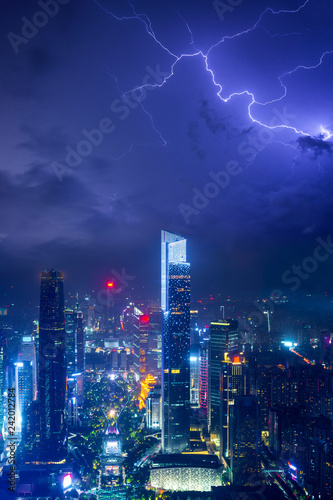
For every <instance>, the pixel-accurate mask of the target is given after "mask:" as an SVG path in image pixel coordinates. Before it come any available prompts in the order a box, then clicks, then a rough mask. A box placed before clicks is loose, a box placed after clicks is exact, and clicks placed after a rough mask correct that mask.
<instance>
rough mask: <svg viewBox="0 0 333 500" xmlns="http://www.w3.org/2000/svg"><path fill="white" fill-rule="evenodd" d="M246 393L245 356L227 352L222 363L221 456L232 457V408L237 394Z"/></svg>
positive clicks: (243, 394) (242, 394)
mask: <svg viewBox="0 0 333 500" xmlns="http://www.w3.org/2000/svg"><path fill="white" fill-rule="evenodd" d="M245 395H246V365H245V358H244V356H242V355H240V354H233V355H230V354H228V353H225V356H224V361H222V363H221V396H220V401H221V423H220V456H221V457H230V408H231V406H232V405H233V404H234V402H235V398H236V397H237V396H245Z"/></svg>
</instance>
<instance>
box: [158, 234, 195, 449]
mask: <svg viewBox="0 0 333 500" xmlns="http://www.w3.org/2000/svg"><path fill="white" fill-rule="evenodd" d="M161 243H162V245H161V246H162V248H161V250H162V276H161V278H162V283H161V285H162V286H161V292H162V294H161V295H162V296H161V307H162V312H163V331H162V413H163V419H162V450H163V453H180V452H182V451H184V450H185V449H186V448H188V447H189V445H190V264H189V263H188V262H186V239H185V238H182V237H181V236H177V235H175V234H171V233H168V232H166V231H162V241H161Z"/></svg>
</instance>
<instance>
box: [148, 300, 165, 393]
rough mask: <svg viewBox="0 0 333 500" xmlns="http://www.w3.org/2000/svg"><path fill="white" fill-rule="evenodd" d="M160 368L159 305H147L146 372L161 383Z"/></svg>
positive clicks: (160, 329) (160, 315) (160, 327)
mask: <svg viewBox="0 0 333 500" xmlns="http://www.w3.org/2000/svg"><path fill="white" fill-rule="evenodd" d="M161 370H162V311H161V307H160V306H159V305H150V306H149V327H148V372H149V373H150V374H151V375H153V376H154V378H155V380H156V381H157V382H158V383H159V384H160V383H161Z"/></svg>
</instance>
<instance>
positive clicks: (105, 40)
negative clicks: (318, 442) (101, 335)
mask: <svg viewBox="0 0 333 500" xmlns="http://www.w3.org/2000/svg"><path fill="white" fill-rule="evenodd" d="M42 4H43V5H44V7H43V6H42ZM41 12H42V14H41ZM332 16H333V5H332V2H331V1H330V0H308V1H306V0H285V1H283V0H262V1H260V0H251V1H250V0H243V1H241V0H237V1H236V0H226V1H225V2H222V1H219V2H211V1H207V0H206V1H203V0H202V1H199V0H194V1H159V2H151V1H150V2H149V1H133V3H129V2H126V1H115V0H112V1H108V0H100V1H97V0H96V1H94V0H69V1H68V0H62V1H61V2H60V0H59V1H56V0H52V1H51V2H50V3H48V2H46V1H45V2H43V1H41V2H37V1H31V2H26V1H23V0H3V2H2V16H1V20H0V30H1V41H0V56H1V79H0V86H1V87H0V88H1V101H0V103H1V104H0V106H1V125H0V126H1V130H0V141H1V148H0V154H1V164H0V178H1V185H0V186H1V187H0V189H1V198H0V204H1V211H2V217H1V219H0V233H1V237H0V272H1V275H2V278H3V279H2V286H3V290H6V288H7V287H8V286H9V285H10V284H13V285H14V286H15V289H16V290H17V293H18V294H23V295H24V294H26V295H27V296H28V295H29V288H30V285H31V286H32V287H33V289H34V290H35V289H36V290H38V287H37V285H38V273H39V272H40V270H41V269H42V268H44V267H53V268H56V269H62V270H64V272H65V276H66V281H67V284H68V287H70V288H71V289H75V287H86V288H87V289H89V288H92V287H98V286H102V283H103V279H104V277H106V276H110V275H111V274H112V269H116V270H118V271H119V272H121V269H123V268H125V269H126V272H127V273H128V274H130V275H133V276H135V277H136V278H135V280H136V281H135V282H134V281H133V285H135V283H137V284H138V285H139V284H140V285H145V286H146V287H147V289H148V290H149V291H150V290H151V291H152V294H154V293H156V294H157V293H158V286H159V273H160V265H159V256H160V230H161V229H166V230H168V231H170V232H175V233H177V234H181V235H183V236H185V237H188V240H189V260H190V261H191V263H192V266H193V268H192V275H193V288H194V290H195V292H196V294H197V295H199V294H200V293H201V292H205V293H206V292H210V291H212V292H214V291H217V290H219V291H221V292H222V293H238V294H242V293H243V292H248V291H258V290H271V289H273V288H281V289H283V290H285V291H286V292H288V290H289V289H290V286H289V287H288V285H287V284H285V283H283V282H282V280H281V276H282V275H283V273H284V272H286V270H288V269H291V268H292V265H297V264H302V262H303V260H304V259H305V258H307V257H311V256H313V253H314V250H315V248H316V246H317V244H318V243H317V241H316V239H317V238H318V237H321V238H323V239H324V240H325V241H326V240H327V238H328V237H329V235H330V234H331V231H332V222H331V221H332V187H333V183H332V181H333V174H332V147H333V145H332V140H331V139H330V137H329V135H330V134H331V133H333V99H332V79H333V35H332V18H333V17H332ZM31 23H32V24H31ZM36 24H37V25H38V26H37V27H36ZM142 86H143V88H142ZM140 88H141V90H140ZM133 89H136V90H135V92H132V90H133ZM234 94H237V95H234ZM111 122H112V123H111ZM98 127H100V128H102V132H99V133H96V132H95V133H94V134H93V135H90V132H91V131H92V130H93V129H97V128H98ZM271 128H273V129H272V130H271ZM84 131H85V132H84ZM325 131H326V132H325ZM87 136H89V138H90V143H88V144H87V142H85V143H82V141H87V140H88V137H87ZM91 142H94V144H91ZM78 149H79V153H80V156H78V155H77V154H76V155H73V151H76V152H77V150H78ZM69 152H71V153H70V155H69V156H67V155H68V154H69ZM66 156H67V161H66ZM70 162H72V163H70ZM230 162H231V163H230ZM69 165H70V166H72V165H76V166H75V167H74V168H70V167H69ZM226 170H229V174H228V175H229V178H228V176H227V175H226V174H225V173H221V171H224V172H225V171H226ZM230 171H232V174H230ZM214 174H215V175H216V174H218V175H219V178H220V179H221V178H223V179H224V181H223V182H224V183H223V182H222V181H221V182H222V184H221V185H220V186H219V187H218V188H217V187H216V185H215V188H214V185H212V184H210V185H209V183H212V182H213V177H214ZM205 190H206V193H207V192H208V193H210V195H211V198H210V199H207V198H206V201H205V199H204V198H201V196H200V195H198V192H200V193H204V192H205ZM198 197H199V198H200V200H199V199H198ZM194 198H195V199H194ZM193 203H194V205H193ZM200 203H201V205H200ZM189 207H191V208H189ZM184 214H185V215H184ZM186 214H187V215H186ZM332 271H333V258H327V260H325V261H322V262H319V263H318V269H316V270H315V272H313V273H310V274H311V275H310V276H309V277H308V278H307V279H306V280H302V283H301V285H300V289H302V290H304V291H306V290H311V291H320V290H324V289H327V290H330V291H333V290H332V285H331V279H330V276H331V275H332V274H331V273H332Z"/></svg>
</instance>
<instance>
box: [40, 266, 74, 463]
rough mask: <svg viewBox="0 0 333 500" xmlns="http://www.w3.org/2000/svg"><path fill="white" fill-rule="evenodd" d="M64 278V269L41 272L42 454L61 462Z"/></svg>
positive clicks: (63, 454) (63, 450)
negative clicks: (62, 270) (61, 270)
mask: <svg viewBox="0 0 333 500" xmlns="http://www.w3.org/2000/svg"><path fill="white" fill-rule="evenodd" d="M65 352H66V351H65V316H64V280H63V274H62V272H58V271H54V270H53V269H52V270H45V271H43V272H42V275H41V299H40V321H39V373H38V397H39V405H40V424H41V428H40V436H41V445H40V455H41V460H42V461H47V462H59V461H62V460H63V459H65V458H66V455H67V436H66V418H65V404H66V357H65Z"/></svg>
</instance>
